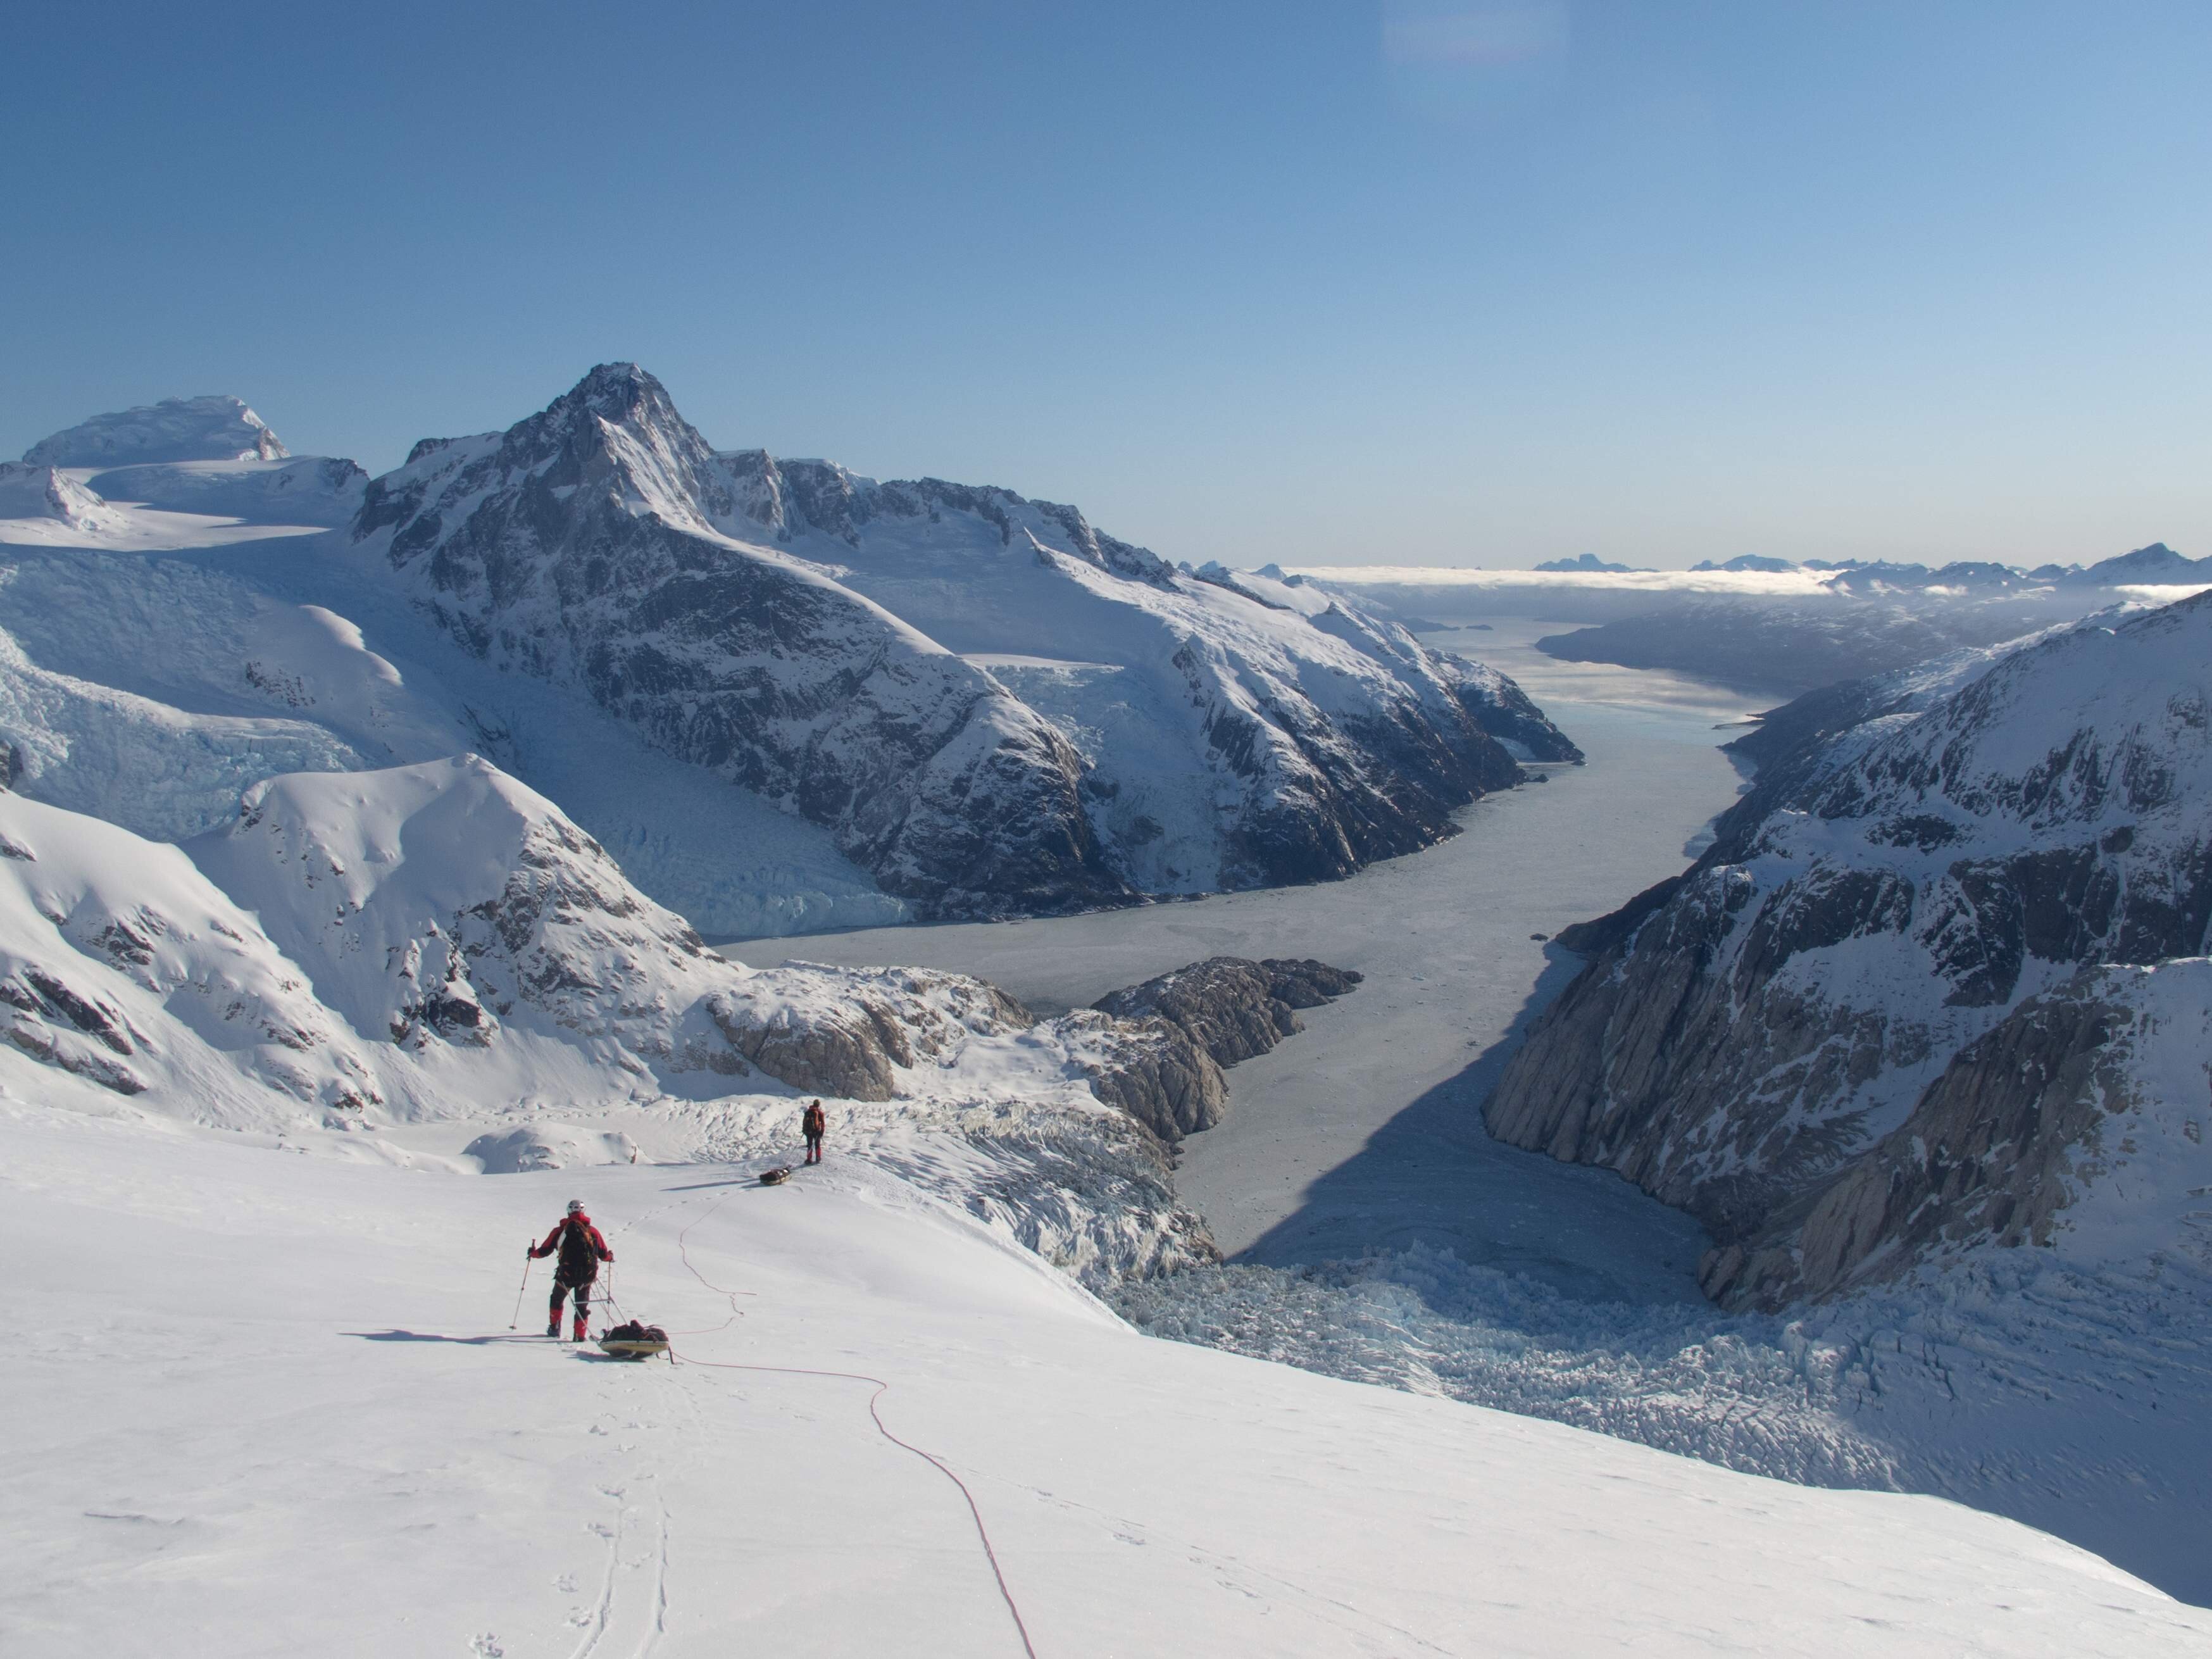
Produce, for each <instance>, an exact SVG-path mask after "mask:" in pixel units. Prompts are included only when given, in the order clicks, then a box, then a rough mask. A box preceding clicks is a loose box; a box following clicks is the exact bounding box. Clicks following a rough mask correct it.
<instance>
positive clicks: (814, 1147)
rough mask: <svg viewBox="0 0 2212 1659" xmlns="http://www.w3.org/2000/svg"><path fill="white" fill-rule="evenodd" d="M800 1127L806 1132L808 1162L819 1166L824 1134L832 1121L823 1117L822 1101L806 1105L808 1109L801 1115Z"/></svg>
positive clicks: (810, 1102) (814, 1101) (809, 1102)
mask: <svg viewBox="0 0 2212 1659" xmlns="http://www.w3.org/2000/svg"><path fill="white" fill-rule="evenodd" d="M799 1127H800V1128H801V1129H803V1130H805V1132H806V1161H807V1162H808V1163H809V1164H819V1163H820V1162H821V1161H822V1136H823V1131H825V1130H826V1129H828V1128H829V1119H828V1118H827V1117H826V1116H824V1115H823V1111H822V1103H821V1102H820V1101H818V1100H810V1101H808V1102H807V1103H806V1109H805V1111H804V1112H802V1113H800V1114H799Z"/></svg>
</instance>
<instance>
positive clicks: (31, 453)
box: [23, 395, 292, 466]
mask: <svg viewBox="0 0 2212 1659" xmlns="http://www.w3.org/2000/svg"><path fill="white" fill-rule="evenodd" d="M291 453H292V452H291V451H290V450H289V449H287V448H285V447H284V445H283V441H282V440H280V439H279V438H278V437H277V436H276V434H275V433H274V432H272V431H270V428H269V423H268V422H266V421H264V420H263V419H262V418H261V417H260V416H258V415H257V414H255V413H254V412H253V411H252V410H251V409H249V408H247V407H246V404H245V403H244V402H242V401H241V400H240V399H239V398H232V397H228V396H222V395H210V396H207V397H201V398H164V399H162V400H161V402H160V403H158V404H149V405H146V406H143V407H141V408H137V409H125V410H117V411H115V412H114V413H112V414H108V415H95V416H93V417H92V418H91V419H90V420H88V421H80V422H78V423H77V424H76V425H75V426H73V427H70V428H66V429H64V430H63V431H60V432H57V433H55V434H54V435H52V437H49V438H45V439H42V440H40V441H39V442H37V443H35V444H33V445H32V446H31V447H30V448H28V449H27V450H25V451H24V452H23V459H24V460H26V461H27V462H28V463H30V464H31V465H34V466H127V465H135V464H137V463H142V462H151V461H238V460H260V461H272V460H282V459H284V458H285V457H287V456H289V454H291Z"/></svg>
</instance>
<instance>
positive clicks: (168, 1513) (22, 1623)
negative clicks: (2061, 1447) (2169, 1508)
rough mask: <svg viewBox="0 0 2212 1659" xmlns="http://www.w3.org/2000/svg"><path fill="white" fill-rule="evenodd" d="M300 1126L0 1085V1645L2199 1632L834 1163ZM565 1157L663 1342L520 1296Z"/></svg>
mask: <svg viewBox="0 0 2212 1659" xmlns="http://www.w3.org/2000/svg"><path fill="white" fill-rule="evenodd" d="M329 1139H331V1138H329V1137H317V1136H308V1137H307V1138H305V1139H288V1140H287V1141H285V1142H284V1143H283V1144H282V1145H281V1146H276V1145H272V1144H271V1143H270V1141H269V1140H268V1139H266V1138H240V1137H229V1138H225V1139H222V1140H216V1139H213V1138H210V1137H207V1136H204V1135H199V1134H177V1133H167V1134H152V1133H146V1132H144V1131H143V1130H138V1129H132V1128H125V1127H122V1126H117V1125H98V1124H85V1123H82V1122H81V1121H66V1120H58V1119H56V1118H54V1117H53V1116H52V1115H47V1114H41V1113H37V1112H34V1111H29V1110H26V1109H24V1108H23V1107H21V1105H19V1104H17V1103H14V1102H9V1103H6V1104H4V1105H0V1200H4V1201H0V1240H4V1244H5V1248H6V1249H7V1250H8V1252H9V1259H10V1260H11V1261H13V1262H15V1265H16V1269H17V1283H16V1288H15V1292H14V1294H15V1300H16V1309H15V1313H16V1330H17V1334H16V1337H15V1340H12V1341H11V1342H10V1343H9V1345H8V1346H7V1348H6V1350H5V1352H4V1355H0V1387H4V1389H5V1391H6V1394H7V1397H8V1398H9V1401H10V1402H11V1407H10V1409H11V1421H10V1427H11V1441H10V1446H11V1456H10V1468H9V1480H8V1481H7V1482H6V1483H5V1486H4V1487H0V1549H4V1551H5V1553H6V1555H7V1558H8V1559H9V1561H10V1563H11V1565H12V1566H13V1568H14V1571H10V1572H9V1573H8V1574H6V1575H5V1576H4V1577H0V1632H4V1639H5V1644H6V1645H7V1647H8V1649H9V1652H10V1653H11V1654H20V1655H21V1656H23V1659H49V1656H55V1659H58V1656H60V1655H63V1654H82V1653H100V1654H103V1655H114V1656H118V1659H120V1656H135V1655H140V1654H147V1655H150V1654H157V1653H158V1654H162V1655H179V1654H191V1655H197V1654H216V1653H222V1654H237V1653H260V1652H269V1653H274V1652H279V1651H313V1652H315V1653H318V1654H324V1655H331V1656H350V1655H355V1654H360V1655H376V1656H379V1659H383V1656H388V1655H391V1654H392V1653H395V1652H407V1653H418V1652H419V1653H428V1654H445V1653H451V1654H455V1655H459V1656H471V1655H473V1656H480V1659H495V1656H501V1655H504V1656H510V1659H520V1656H523V1655H538V1654H550V1655H556V1656H557V1655H573V1654H582V1653H589V1654H593V1655H606V1654H633V1653H638V1654H643V1653H649V1654H653V1655H655V1656H661V1659H684V1656H690V1655H699V1656H705V1655H724V1654H729V1653H733V1652H754V1651H759V1652H767V1653H820V1654H864V1653H866V1654H875V1653H880V1654H890V1653H914V1654H931V1655H937V1654H943V1655H955V1654H957V1655H962V1656H991V1655H999V1654H1006V1655H1010V1656H1018V1655H1020V1654H1022V1653H1024V1651H1033V1652H1035V1653H1037V1654H1040V1655H1052V1656H1077V1655H1085V1656H1090V1655H1097V1656H1103V1655H1109V1654H1164V1653H1190V1654H1302V1655H1303V1654H1330V1655H1336V1654H1342V1655H1354V1654H1360V1655H1376V1654H1393V1655H1395V1654H1408V1655H1410V1654H1417V1653H1462V1654H1473V1653H1481V1654H1492V1655H1500V1656H1528V1659H1537V1656H1541V1659H1553V1656H1559V1655H1562V1654H1589V1653H1600V1652H1608V1651H1614V1650H1634V1651H1637V1652H1639V1653H1651V1654H1659V1655H1680V1656H1685V1659H1687V1656H1693V1655H1694V1656H1699V1659H1704V1656H1709V1655H1711V1654H1713V1653H1716V1652H1743V1653H1763V1654H1777V1653H1790V1654H1802V1655H1820V1656H1826V1655H1869V1654H1881V1655H1893V1656H1900V1659H1901V1656H1917V1655H1923V1654H1924V1655H1928V1656H1931V1659H1932V1656H1942V1659H1952V1656H1955V1655H1959V1654H2000V1653H2002V1654H2006V1655H2011V1656H2022V1659H2033V1656H2045V1655H2048V1656H2052V1659H2060V1656H2063V1659H2123V1656H2125V1659H2142V1656H2148V1655H2154V1654H2155V1655H2167V1654H2172V1655H2182V1654H2194V1653H2202V1652H2205V1651H2207V1650H2212V1622H2208V1620H2207V1618H2206V1615H2205V1614H2204V1613H2202V1612H2201V1611H2200V1610H2197V1609H2195V1608H2191V1607H2183V1606H2181V1605H2179V1604H2177V1603H2175V1602H2173V1601H2169V1600H2167V1599H2166V1598H2165V1597H2163V1596H2161V1595H2159V1594H2158V1593H2157V1592H2156V1591H2154V1590H2152V1589H2149V1588H2148V1586H2146V1585H2144V1584H2142V1583H2140V1582H2139V1581H2137V1580H2135V1579H2132V1578H2130V1577H2128V1576H2126V1575H2125V1574H2124V1573H2121V1572H2118V1571H2115V1570H2114V1569H2112V1567H2110V1566H2108V1565H2106V1564H2105V1563H2103V1562H2101V1561H2100V1560H2098V1559H2096V1558H2095V1557H2093V1556H2090V1555H2088V1554H2086V1553H2083V1552H2081V1551H2080V1550H2077V1549H2075V1548H2073V1547H2069V1546H2066V1545H2063V1544H2060V1543H2058V1542H2057V1541H2054V1540H2052V1539H2050V1538H2048V1537H2046V1536H2044V1535H2042V1534H2037V1533H2034V1532H2032V1531H2030V1530H2028V1529H2027V1528H2022V1527H2020V1526H2018V1525H2015V1524H2014V1523H2011V1522H2004V1521H2001V1520H1996V1519H1994V1518H1991V1517H1989V1516H1981V1515H1977V1514H1975V1513H1973V1512H1972V1511H1971V1510H1966V1509H1963V1508H1960V1507H1959V1506H1957V1505H1954V1504H1947V1503H1943V1502H1941V1501H1939V1500H1935V1499H1929V1498H1904V1497H1899V1496H1894V1495H1890V1494H1881V1493H1868V1492H1821V1491H1815V1490H1808V1489H1805V1488H1799V1487H1791V1486H1785V1485H1783V1484H1780V1483H1778V1482H1774V1481H1769V1480H1759V1479H1755V1478H1753V1477H1748V1476H1744V1475H1739V1474H1731V1473H1729V1472H1728V1471H1725V1470H1721V1469H1717V1468H1711V1467H1710V1466H1708V1465H1705V1464H1699V1463H1695V1462H1689V1461H1687V1460H1685V1459H1680V1458H1676V1457H1672V1456H1668V1455H1665V1454H1663V1453H1659V1452H1655V1451H1651V1450H1650V1449H1645V1448H1643V1447H1638V1446H1632V1445H1627V1444H1625V1443H1620V1442H1618V1441H1613V1440H1607V1439H1604V1438H1601V1437H1596V1436H1593V1435H1589V1434H1585V1433H1582V1432H1579V1431H1575V1430H1572V1429H1568V1428H1564V1427H1561V1426H1559V1425H1553V1424H1547V1423H1541V1422H1534V1421H1531V1420H1530V1419H1526V1418H1517V1417H1509V1416H1505V1415H1504V1414H1500V1413H1491V1412H1487V1411H1482V1410H1479V1409H1472V1408H1469V1407H1463V1406H1460V1405H1457V1404H1455V1403H1453V1402H1451V1401H1442V1400H1434V1399H1421V1398H1418V1397H1415V1396H1413V1395H1405V1394H1394V1393H1390V1392H1387V1391H1384V1390H1382V1389H1372V1388H1366V1387H1361V1386H1358V1385H1357V1384H1352V1383H1341V1382H1337V1381H1334V1380H1331V1379H1328V1378H1325V1377H1319V1376H1311V1375H1308V1374H1305V1373H1302V1372H1299V1371H1296V1370H1290V1369H1288V1368H1285V1367H1282V1366H1274V1365H1267V1364H1259V1363H1256V1362H1255V1361H1252V1360H1248V1359H1242V1358H1236V1357H1233V1356H1231V1355H1227V1354H1221V1353H1214V1352H1206V1351H1203V1350H1200V1349H1198V1348H1194V1347H1188V1346H1181V1345H1177V1344H1171V1343H1162V1342H1154V1341H1149V1340H1146V1339H1144V1338H1142V1337H1139V1336H1137V1335H1135V1334H1133V1333H1131V1332H1130V1331H1128V1330H1127V1328H1123V1327H1121V1326H1120V1325H1119V1324H1118V1323H1117V1322H1115V1321H1114V1320H1113V1319H1112V1318H1111V1317H1110V1316H1107V1315H1106V1314H1105V1313H1103V1310H1101V1309H1100V1308H1099V1307H1098V1305H1097V1304H1096V1303H1094V1302H1092V1301H1091V1300H1090V1299H1089V1298H1088V1297H1085V1296H1084V1295H1083V1294H1082V1293H1081V1292H1079V1291H1076V1290H1075V1289H1074V1288H1073V1287H1072V1286H1071V1285H1068V1283H1067V1282H1066V1280H1065V1279H1062V1278H1060V1276H1059V1275H1057V1274H1055V1273H1052V1272H1051V1271H1050V1270H1049V1269H1048V1268H1047V1267H1045V1266H1044V1265H1043V1264H1042V1262H1040V1261H1038V1260H1037V1259H1036V1257H1035V1256H1034V1255H1030V1254H1028V1253H1026V1252H1023V1251H1020V1250H1018V1249H1010V1248H1008V1247H1007V1244H1006V1241H1005V1240H1004V1237H1003V1236H1002V1235H999V1234H997V1233H995V1232H994V1230H992V1229H991V1228H990V1226H989V1225H988V1224H987V1222H985V1221H984V1220H983V1219H982V1218H980V1217H976V1216H974V1215H972V1214H963V1213H962V1212H959V1211H958V1210H957V1209H954V1208H952V1207H950V1206H945V1205H944V1204H941V1203H939V1202H937V1201H934V1200H932V1199H931V1198H930V1197H929V1196H928V1195H927V1194H926V1193H925V1192H924V1191H922V1190H921V1189H920V1188H917V1187H916V1186H915V1184H914V1183H913V1182H909V1181H908V1180H906V1179H903V1178H900V1177H898V1176H896V1175H894V1174H893V1173H891V1172H890V1171H889V1170H886V1169H884V1168H883V1167H881V1166H875V1165H870V1164H854V1163H852V1162H849V1161H843V1160H841V1159H839V1158H837V1157H836V1155H835V1153H834V1152H833V1158H832V1161H831V1163H830V1164H829V1165H828V1166H826V1167H825V1168H824V1169H823V1170H820V1171H807V1172H805V1175H804V1176H803V1177H802V1180H803V1181H804V1182H805V1185H801V1184H799V1182H794V1183H793V1185H791V1186H789V1187H785V1188H760V1187H758V1186H757V1185H754V1184H752V1182H751V1180H750V1176H751V1175H752V1172H753V1170H755V1169H756V1168H757V1167H758V1164H757V1160H752V1161H746V1162H741V1163H738V1164H704V1165H702V1164H690V1165H688V1166H687V1165H675V1166H671V1165H670V1164H658V1165H656V1164H653V1163H652V1162H651V1161H650V1160H651V1159H652V1158H654V1157H656V1156H661V1155H664V1154H662V1153H659V1152H658V1151H657V1150H656V1148H655V1147H654V1146H653V1144H652V1143H651V1142H650V1141H646V1142H643V1143H641V1145H643V1146H644V1150H645V1158H646V1160H647V1161H642V1162H641V1163H640V1164H638V1165H637V1166H636V1167H635V1168H632V1167H629V1165H627V1164H616V1165H614V1166H612V1167H604V1166H603V1167H600V1168H596V1169H569V1170H561V1171H558V1172H556V1173H553V1174H550V1175H547V1174H537V1175H532V1174H523V1175H513V1176H500V1177H495V1178H469V1177H461V1176H453V1175H450V1174H434V1173H427V1172H425V1171H424V1170H422V1169H410V1168H393V1167H390V1165H389V1164H386V1163H383V1162H374V1161H351V1162H347V1161H340V1160H339V1159H337V1158H331V1157H327V1156H321V1155H319V1154H321V1153H323V1152H325V1150H326V1146H325V1142H327V1140H329ZM345 1146H346V1149H347V1150H351V1151H353V1152H356V1153H357V1154H363V1155H366V1154H368V1153H371V1152H374V1150H376V1149H375V1148H374V1147H372V1146H368V1145H367V1144H365V1143H364V1142H363V1141H362V1139H361V1138H360V1137H354V1138H351V1139H349V1141H347V1142H346V1143H345ZM301 1152H306V1153H307V1154H308V1155H307V1156H300V1155H297V1154H299V1153H301ZM385 1156H386V1158H389V1159H392V1161H395V1162H406V1161H408V1154H407V1153H406V1152H404V1151H402V1150H400V1149H396V1148H395V1149H387V1150H386V1152H385ZM414 1161H416V1162H420V1163H435V1161H436V1159H435V1157H434V1156H433V1155H432V1149H429V1148H428V1147H427V1146H426V1147H425V1149H424V1151H423V1152H422V1153H419V1154H417V1155H416V1158H415V1159H414ZM572 1193H574V1194H580V1195H581V1196H582V1197H584V1198H585V1200H586V1201H587V1203H588V1204H589V1206H590V1208H591V1210H592V1213H593V1214H594V1216H595V1217H596V1218H597V1219H598V1220H599V1223H600V1225H602V1226H603V1227H605V1229H606V1230H607V1231H608V1233H609V1236H610V1238H611V1242H612V1244H613V1247H614V1250H615V1255H616V1257H617V1262H616V1266H615V1267H614V1269H613V1287H614V1290H615V1292H616V1294H617V1296H618V1297H620V1299H621V1303H622V1305H623V1308H624V1309H625V1310H629V1311H630V1312H633V1313H635V1314H637V1315H641V1316H644V1317H646V1318H647V1319H650V1320H653V1321H656V1322H659V1323H661V1324H663V1325H665V1326H666V1327H667V1328H670V1329H671V1331H673V1332H675V1333H677V1338H676V1346H677V1352H678V1355H679V1358H680V1362H681V1363H678V1364H674V1365H670V1364H666V1363H665V1362H658V1361H656V1362H653V1363H652V1364H646V1365H622V1364H606V1363H600V1362H597V1361H596V1356H594V1355H592V1354H589V1353H588V1352H585V1353H580V1352H575V1351H574V1350H569V1349H564V1348H559V1347H556V1346H551V1345H549V1344H546V1343H544V1341H543V1340H542V1339H538V1338H535V1337H532V1336H530V1335H528V1334H511V1333H509V1332H508V1331H507V1328H506V1327H507V1320H508V1319H509V1317H510V1316H511V1315H512V1314H513V1309H514V1304H515V1299H516V1279H517V1278H518V1276H519V1273H520V1251H519V1249H517V1246H518V1245H519V1244H520V1243H521V1242H522V1241H523V1240H524V1239H525V1238H526V1237H535V1236H537V1235H538V1234H540V1233H542V1232H543V1231H544V1228H545V1226H546V1225H547V1224H548V1222H550V1220H551V1219H552V1218H554V1217H555V1216H556V1215H557V1214H558V1213H559V1210H560V1206H561V1202H562V1200H563V1199H565V1198H567V1197H568V1196H569V1195H570V1194H572ZM522 1301H523V1303H524V1304H525V1305H524V1307H523V1309H522V1314H521V1318H522V1320H523V1321H524V1322H526V1330H527V1322H530V1321H533V1320H535V1319H538V1318H539V1317H541V1316H542V1315H541V1310H542V1309H543V1307H544V1276H543V1271H542V1269H541V1270H540V1272H539V1273H538V1274H537V1275H534V1276H533V1278H532V1281H531V1284H530V1286H529V1288H528V1291H527V1294H526V1295H525V1296H524V1297H523V1298H522ZM732 1366H734V1367H738V1368H739V1369H729V1367H732ZM892 1437H896V1439H893V1438H892ZM908 1448H912V1449H908ZM916 1449H918V1451H919V1453H920V1454H921V1455H917V1451H916ZM926 1460H930V1461H926ZM932 1461H934V1462H935V1463H936V1467H932ZM971 1505H972V1507H971ZM1017 1620H1018V1622H1017Z"/></svg>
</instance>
